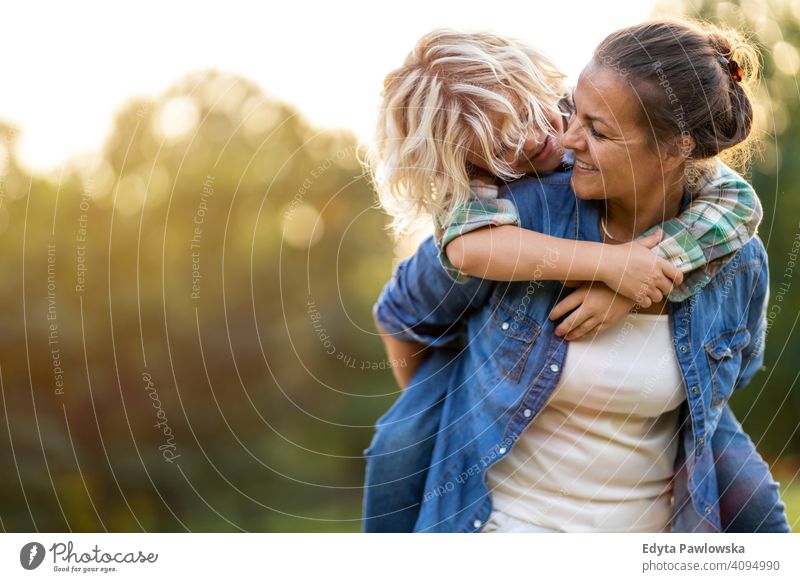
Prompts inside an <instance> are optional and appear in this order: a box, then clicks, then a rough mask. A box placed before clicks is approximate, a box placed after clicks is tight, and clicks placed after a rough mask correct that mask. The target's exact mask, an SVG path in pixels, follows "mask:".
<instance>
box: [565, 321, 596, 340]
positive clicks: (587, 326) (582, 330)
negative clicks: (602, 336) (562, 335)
mask: <svg viewBox="0 0 800 582" xmlns="http://www.w3.org/2000/svg"><path fill="white" fill-rule="evenodd" d="M597 323H598V321H597V319H595V318H594V317H592V318H589V319H587V320H586V321H584V322H583V323H581V324H580V325H579V326H578V327H576V328H575V329H573V330H572V331H571V332H569V333H568V334H567V338H566V339H567V341H572V340H576V339H578V338H581V337H583V336H585V335H586V334H587V333H589V332H590V331H592V329H594V328H595V327H596V326H597Z"/></svg>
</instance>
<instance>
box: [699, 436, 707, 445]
mask: <svg viewBox="0 0 800 582" xmlns="http://www.w3.org/2000/svg"><path fill="white" fill-rule="evenodd" d="M705 442H706V439H704V438H703V437H700V438H699V439H697V444H699V445H702V444H704V443H705Z"/></svg>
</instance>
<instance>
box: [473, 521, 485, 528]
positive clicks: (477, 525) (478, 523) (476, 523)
mask: <svg viewBox="0 0 800 582" xmlns="http://www.w3.org/2000/svg"><path fill="white" fill-rule="evenodd" d="M472 525H474V526H475V529H478V528H479V527H481V526H482V525H483V522H482V521H481V520H480V519H476V520H475V521H473V522H472Z"/></svg>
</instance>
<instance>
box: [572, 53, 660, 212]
mask: <svg viewBox="0 0 800 582" xmlns="http://www.w3.org/2000/svg"><path fill="white" fill-rule="evenodd" d="M573 100H574V103H575V115H574V116H573V117H572V118H571V119H570V122H569V125H568V127H567V131H566V132H565V133H564V136H563V137H562V142H561V143H562V144H563V146H564V147H565V148H570V149H572V150H574V152H575V166H574V168H573V172H572V188H573V190H574V191H575V195H576V196H577V197H578V198H581V199H584V200H606V199H612V198H617V199H621V198H626V199H629V200H631V201H632V200H634V199H635V196H636V194H637V192H638V193H639V195H640V196H641V195H645V194H648V193H651V192H655V191H659V186H661V188H660V189H661V190H663V185H662V184H663V171H664V168H663V166H662V161H661V159H660V158H659V156H658V154H657V153H656V152H655V151H654V149H653V148H652V146H651V145H650V142H649V137H648V133H647V129H646V128H645V127H643V124H642V122H641V118H640V114H639V111H640V104H639V102H638V100H637V99H636V96H635V94H634V93H633V91H632V90H631V89H630V87H629V86H628V85H627V84H625V83H624V81H623V80H622V79H621V78H620V77H619V76H618V75H617V74H616V72H614V71H613V70H612V69H610V68H608V67H606V66H603V65H600V64H597V63H590V64H589V65H588V66H587V67H586V68H585V69H584V70H583V72H582V73H581V76H580V78H579V79H578V84H577V86H576V87H575V93H574V95H573ZM659 170H661V171H659Z"/></svg>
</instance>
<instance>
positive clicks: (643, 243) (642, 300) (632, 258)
mask: <svg viewBox="0 0 800 582" xmlns="http://www.w3.org/2000/svg"><path fill="white" fill-rule="evenodd" d="M661 236H662V231H661V229H658V230H656V231H655V232H654V233H652V234H650V235H648V236H646V237H645V238H642V239H637V240H633V241H631V242H629V243H625V244H620V245H606V246H607V247H608V248H607V249H604V250H603V259H602V262H601V265H600V278H601V280H602V281H603V282H604V283H605V284H606V285H608V286H609V287H610V288H611V289H612V290H614V291H616V292H617V293H620V294H621V295H624V296H625V297H627V298H628V299H631V300H633V301H634V302H636V303H638V304H639V305H641V306H642V307H644V308H647V307H650V305H652V304H653V303H658V302H660V301H662V300H663V299H664V297H666V296H667V295H668V294H669V292H670V291H672V288H673V287H674V286H675V285H680V284H681V283H682V282H683V273H681V271H680V270H679V269H678V268H677V267H676V266H675V265H673V264H672V263H670V262H669V261H667V260H665V259H662V258H661V257H659V256H658V255H657V254H655V253H654V252H653V251H652V250H650V249H652V248H653V247H655V246H656V245H657V244H658V243H660V242H661Z"/></svg>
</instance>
